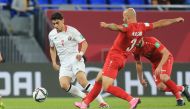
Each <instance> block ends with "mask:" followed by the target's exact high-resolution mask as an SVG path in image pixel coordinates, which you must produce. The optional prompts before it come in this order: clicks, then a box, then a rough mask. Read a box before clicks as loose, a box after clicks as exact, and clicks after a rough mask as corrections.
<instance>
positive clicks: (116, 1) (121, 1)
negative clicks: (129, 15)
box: [109, 0, 125, 5]
mask: <svg viewBox="0 0 190 109" xmlns="http://www.w3.org/2000/svg"><path fill="white" fill-rule="evenodd" d="M109 3H110V4H112V5H122V4H123V5H125V0H109Z"/></svg>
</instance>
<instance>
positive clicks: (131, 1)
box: [128, 0, 145, 5]
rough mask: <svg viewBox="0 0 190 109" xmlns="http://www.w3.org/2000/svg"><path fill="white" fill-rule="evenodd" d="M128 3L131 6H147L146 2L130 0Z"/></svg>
mask: <svg viewBox="0 0 190 109" xmlns="http://www.w3.org/2000/svg"><path fill="white" fill-rule="evenodd" d="M128 3H129V4H131V5H143V4H145V1H144V0H128Z"/></svg>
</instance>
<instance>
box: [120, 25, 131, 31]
mask: <svg viewBox="0 0 190 109" xmlns="http://www.w3.org/2000/svg"><path fill="white" fill-rule="evenodd" d="M119 28H120V29H121V30H122V31H123V32H127V31H128V29H129V27H128V24H126V23H124V24H122V25H119Z"/></svg>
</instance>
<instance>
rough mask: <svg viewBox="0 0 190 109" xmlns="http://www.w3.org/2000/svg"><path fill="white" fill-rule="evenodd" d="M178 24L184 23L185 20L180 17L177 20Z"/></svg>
mask: <svg viewBox="0 0 190 109" xmlns="http://www.w3.org/2000/svg"><path fill="white" fill-rule="evenodd" d="M176 22H177V23H180V22H184V18H182V17H178V18H176Z"/></svg>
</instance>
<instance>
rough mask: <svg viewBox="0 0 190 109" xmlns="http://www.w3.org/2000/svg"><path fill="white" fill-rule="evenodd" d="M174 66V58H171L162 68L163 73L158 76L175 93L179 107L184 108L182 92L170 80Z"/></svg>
mask: <svg viewBox="0 0 190 109" xmlns="http://www.w3.org/2000/svg"><path fill="white" fill-rule="evenodd" d="M172 65H173V57H172V56H170V57H169V58H168V60H167V62H166V63H165V64H164V65H163V66H162V72H161V73H160V75H157V78H158V79H160V81H161V82H163V83H164V84H165V85H166V86H167V87H168V88H169V89H170V90H171V92H172V93H173V95H174V96H175V97H176V100H177V105H179V106H182V105H184V104H185V103H184V101H183V98H182V96H181V93H180V90H179V89H178V87H177V85H176V83H175V82H174V81H172V80H171V79H170V75H171V71H172Z"/></svg>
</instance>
